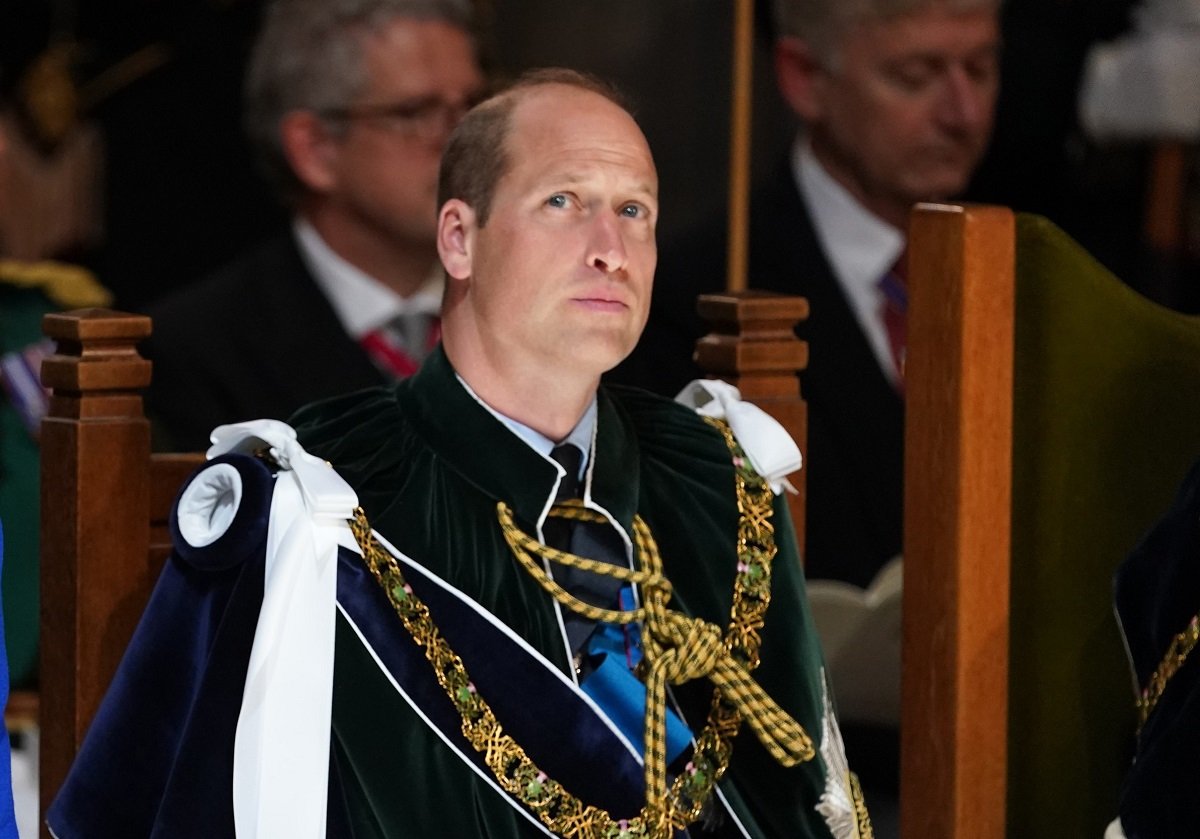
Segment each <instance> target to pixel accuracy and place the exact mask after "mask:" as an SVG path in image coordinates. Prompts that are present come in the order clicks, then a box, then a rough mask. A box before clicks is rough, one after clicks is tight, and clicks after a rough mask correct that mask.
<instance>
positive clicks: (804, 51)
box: [775, 35, 825, 122]
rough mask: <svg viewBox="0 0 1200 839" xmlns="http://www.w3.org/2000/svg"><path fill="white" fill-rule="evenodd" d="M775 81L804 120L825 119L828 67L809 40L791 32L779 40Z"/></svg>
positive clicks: (776, 46)
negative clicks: (826, 74)
mask: <svg viewBox="0 0 1200 839" xmlns="http://www.w3.org/2000/svg"><path fill="white" fill-rule="evenodd" d="M775 83H776V84H777V85H778V86H779V93H780V94H781V95H782V96H783V100H784V101H785V102H787V104H788V106H789V107H790V108H791V109H792V110H793V111H794V112H795V113H796V115H797V116H799V117H800V118H801V119H802V120H804V121H805V122H814V121H819V120H820V119H821V115H822V113H823V111H824V106H823V101H824V95H823V90H824V83H825V69H824V67H823V65H822V63H821V61H820V60H819V59H818V58H817V56H816V55H815V54H814V53H813V51H812V49H811V48H810V47H809V45H808V42H807V41H805V40H803V39H802V38H797V37H794V36H791V35H788V36H784V37H782V38H779V39H777V40H776V41H775Z"/></svg>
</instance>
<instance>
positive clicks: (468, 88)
mask: <svg viewBox="0 0 1200 839" xmlns="http://www.w3.org/2000/svg"><path fill="white" fill-rule="evenodd" d="M471 8H472V7H471V3H470V0H276V2H274V3H272V4H271V5H269V6H268V7H267V9H266V11H265V18H264V21H263V28H262V31H261V33H260V35H259V38H258V41H257V43H256V45H255V49H254V53H253V55H252V57H251V61H250V67H249V70H248V75H247V79H246V128H247V131H248V133H249V135H250V138H251V140H252V142H253V144H254V146H255V149H256V151H257V153H258V156H259V158H260V161H261V163H262V165H263V168H264V170H265V172H266V173H267V174H268V176H269V177H270V178H271V180H272V182H273V183H274V184H275V185H276V187H277V189H278V191H279V194H280V197H281V199H282V200H283V201H284V202H285V203H286V205H287V206H288V207H289V209H290V210H291V211H292V225H291V230H289V231H287V232H286V233H285V234H284V235H282V236H279V237H278V238H276V239H274V240H272V241H269V242H267V243H265V244H264V245H262V246H261V247H259V248H258V249H256V250H255V251H253V252H251V253H249V254H247V255H245V256H244V257H242V258H241V259H239V260H237V261H236V262H234V263H232V264H231V265H229V266H227V267H225V268H224V269H222V270H221V271H219V272H217V273H216V274H215V275H214V276H212V277H210V278H208V279H206V280H204V281H201V282H200V283H198V284H197V285H195V286H193V287H192V288H189V289H186V290H184V291H183V292H180V293H178V294H176V295H174V296H172V297H169V298H167V299H165V300H164V301H162V302H161V303H159V304H158V305H157V306H156V307H154V308H152V309H151V310H150V312H149V314H151V315H152V316H153V318H154V337H153V338H152V339H151V340H150V341H149V342H148V344H147V346H146V348H145V349H146V353H147V355H149V356H150V357H151V358H152V359H153V361H154V365H155V372H154V385H153V387H152V388H151V391H150V393H149V396H148V403H149V409H150V412H151V415H152V417H153V418H154V420H155V422H156V437H157V440H156V444H157V445H158V446H160V447H164V446H165V447H171V448H203V447H205V446H206V445H207V443H208V434H209V432H210V431H211V429H212V428H213V427H214V426H216V425H220V424H222V423H225V422H229V421H236V420H240V419H244V418H246V417H258V416H276V417H286V416H288V415H289V414H290V413H291V412H292V411H293V410H294V409H295V408H297V407H299V406H300V405H302V404H304V403H306V402H309V401H312V400H314V399H319V398H322V397H325V396H330V395H333V394H336V393H341V392H344V391H349V390H354V389H357V388H361V387H367V386H371V385H375V384H380V383H382V382H385V381H388V380H390V379H394V378H400V377H404V376H407V375H409V374H411V373H412V372H413V371H415V369H416V367H417V366H418V365H419V364H420V363H421V361H422V360H423V358H424V357H425V354H426V353H427V352H428V350H429V349H430V348H431V347H433V346H434V345H435V344H436V342H437V338H438V331H439V322H438V320H437V312H438V307H439V306H440V303H441V293H442V272H441V271H440V270H439V267H438V260H437V251H436V249H435V247H434V230H435V224H436V221H437V207H436V191H437V170H438V162H439V159H440V157H441V152H442V146H443V144H444V143H445V141H446V139H447V137H448V136H449V134H450V132H451V130H452V129H453V128H454V126H455V125H456V124H457V123H458V121H459V119H460V118H461V117H462V115H463V114H464V113H465V112H466V110H467V109H468V108H469V107H470V106H471V105H472V104H474V102H475V101H477V100H478V99H479V98H480V97H481V96H482V94H483V90H484V77H483V73H482V71H481V70H480V66H479V60H478V55H477V49H476V46H477V45H476V41H475V37H474V32H473V29H472V26H473V21H472V15H471Z"/></svg>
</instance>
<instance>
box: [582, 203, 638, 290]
mask: <svg viewBox="0 0 1200 839" xmlns="http://www.w3.org/2000/svg"><path fill="white" fill-rule="evenodd" d="M627 261H628V253H626V250H625V240H624V238H623V236H622V234H621V226H620V222H619V220H618V218H617V216H616V215H615V214H614V213H611V212H607V211H604V212H600V213H598V214H597V215H596V217H595V218H594V219H593V221H592V225H591V236H590V238H589V241H588V256H587V264H588V265H590V266H591V267H593V268H598V269H600V270H601V271H604V272H605V273H608V274H611V273H614V272H616V271H620V270H622V269H623V268H624V267H625V264H626V262H627Z"/></svg>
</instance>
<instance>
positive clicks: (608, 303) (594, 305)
mask: <svg viewBox="0 0 1200 839" xmlns="http://www.w3.org/2000/svg"><path fill="white" fill-rule="evenodd" d="M571 299H572V301H573V302H575V303H578V304H579V305H580V306H583V307H584V308H586V309H590V310H592V311H596V312H624V311H625V310H626V309H628V308H629V304H628V303H626V302H624V301H623V300H618V299H617V298H615V297H613V296H611V295H603V294H599V295H586V296H582V297H573V298H571Z"/></svg>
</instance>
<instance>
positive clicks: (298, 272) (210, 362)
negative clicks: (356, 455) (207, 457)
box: [143, 232, 386, 450]
mask: <svg viewBox="0 0 1200 839" xmlns="http://www.w3.org/2000/svg"><path fill="white" fill-rule="evenodd" d="M147 313H148V314H149V315H150V316H151V317H152V318H153V319H154V334H153V335H152V336H151V338H150V339H149V340H148V341H147V342H146V343H145V345H144V347H143V350H144V353H145V354H146V355H147V356H148V357H149V358H150V359H151V360H152V361H153V362H154V375H153V382H152V384H151V387H150V390H149V392H148V394H147V409H148V411H149V413H150V416H151V418H152V420H153V421H154V423H155V433H156V446H158V447H160V448H161V447H167V448H172V449H181V450H182V449H189V450H190V449H204V448H207V447H208V445H209V443H208V435H209V432H211V431H212V429H213V428H214V427H215V426H217V425H221V424H224V423H230V422H241V421H243V420H251V419H260V418H264V417H267V418H271V419H280V420H286V419H287V418H288V417H289V416H290V415H291V413H292V412H293V411H295V410H296V409H297V408H299V407H300V406H301V405H304V404H306V403H308V402H312V401H314V400H316V399H322V398H325V397H327V396H335V395H337V394H340V393H346V392H348V391H352V390H359V389H361V388H364V387H370V386H372V385H378V384H382V383H384V382H385V381H386V379H385V377H384V376H383V374H381V373H380V372H379V371H378V369H377V368H376V367H375V366H374V365H373V364H372V363H371V360H370V358H369V357H368V356H367V354H366V352H364V351H363V349H362V348H361V347H359V345H358V343H357V342H356V341H354V340H353V339H352V338H350V336H348V335H347V334H346V332H345V330H344V329H343V328H342V325H341V322H340V321H339V320H338V318H337V314H336V313H335V312H334V311H333V308H332V307H331V306H330V304H329V301H328V300H327V299H326V297H325V295H324V294H323V293H322V292H321V289H320V288H319V287H318V286H317V285H316V282H315V281H314V280H313V278H312V275H311V274H309V272H308V269H307V268H305V266H304V263H303V261H302V260H301V259H300V253H299V251H298V250H297V248H296V244H295V241H294V239H293V237H292V235H291V233H290V232H288V233H285V234H283V235H281V236H279V237H277V238H274V239H272V240H270V241H269V242H267V243H266V244H264V245H262V246H261V247H259V248H258V249H256V250H254V251H252V252H251V253H249V254H247V255H246V256H244V257H242V258H241V259H239V260H237V261H236V262H233V263H231V264H230V265H228V266H226V267H225V268H223V269H222V270H220V271H219V272H217V273H216V274H214V275H212V276H211V277H209V278H207V279H204V280H201V281H200V282H199V283H197V284H196V285H194V286H191V287H190V288H187V289H184V290H183V291H180V292H178V293H176V294H173V295H171V296H169V297H167V298H166V299H164V300H163V301H161V302H160V303H158V304H156V305H154V306H153V307H151V308H150V309H149V310H148V312H147Z"/></svg>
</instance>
